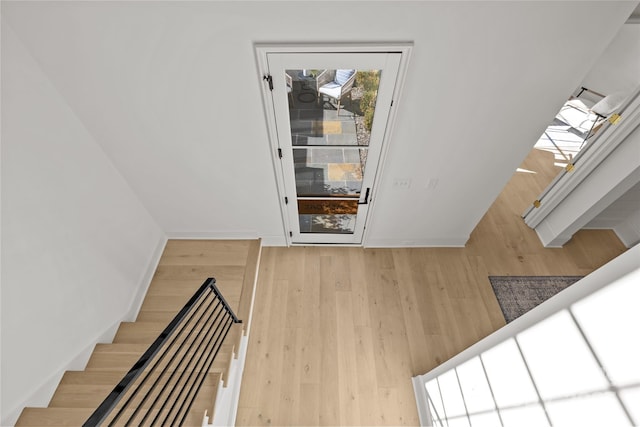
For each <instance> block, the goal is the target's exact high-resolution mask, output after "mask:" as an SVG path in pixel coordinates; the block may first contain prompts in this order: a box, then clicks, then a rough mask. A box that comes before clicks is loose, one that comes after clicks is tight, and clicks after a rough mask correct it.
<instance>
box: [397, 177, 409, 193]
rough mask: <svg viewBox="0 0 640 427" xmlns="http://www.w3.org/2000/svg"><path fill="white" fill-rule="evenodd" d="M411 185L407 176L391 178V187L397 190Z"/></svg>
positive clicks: (405, 188) (406, 188)
mask: <svg viewBox="0 0 640 427" xmlns="http://www.w3.org/2000/svg"><path fill="white" fill-rule="evenodd" d="M409 187H411V180H410V179H409V178H396V179H394V180H393V188H395V189H397V190H408V189H409Z"/></svg>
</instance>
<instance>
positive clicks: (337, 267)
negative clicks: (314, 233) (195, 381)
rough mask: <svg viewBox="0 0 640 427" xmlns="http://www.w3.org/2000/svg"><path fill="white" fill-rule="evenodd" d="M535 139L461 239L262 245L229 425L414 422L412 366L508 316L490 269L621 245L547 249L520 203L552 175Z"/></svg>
mask: <svg viewBox="0 0 640 427" xmlns="http://www.w3.org/2000/svg"><path fill="white" fill-rule="evenodd" d="M552 164H553V156H552V155H551V154H550V153H546V152H542V151H538V150H533V151H532V152H531V154H530V155H529V156H528V157H527V159H526V160H525V161H524V163H523V164H522V166H521V167H522V168H523V169H527V170H529V171H532V172H536V173H516V174H515V175H514V177H513V178H512V179H511V181H510V182H509V183H508V185H507V186H506V187H505V189H504V190H503V192H502V193H501V194H500V196H499V197H498V199H497V200H496V201H495V203H494V204H493V206H492V207H491V209H490V210H489V211H488V212H487V213H486V215H485V216H484V217H483V219H482V220H481V222H480V223H479V224H478V226H477V228H476V229H475V230H474V232H473V233H472V235H471V238H470V240H469V242H468V244H467V245H466V247H465V248H459V249H458V248H452V249H362V248H330V247H293V248H264V249H263V253H262V259H261V264H260V269H259V279H258V286H257V291H256V292H257V293H256V303H255V308H254V314H253V324H252V329H251V334H250V337H249V347H248V354H247V363H246V366H245V371H244V377H243V378H244V379H243V384H242V391H241V396H240V404H239V408H238V416H237V421H236V424H237V425H241V426H249V425H251V426H255V425H272V426H275V425H418V424H419V420H418V415H417V411H416V405H415V399H414V395H413V389H412V385H411V377H412V376H414V375H417V374H423V373H425V372H428V371H429V370H431V369H433V368H434V367H435V366H437V365H438V364H440V363H442V362H444V361H445V360H447V359H449V358H450V357H452V356H454V355H455V354H457V353H458V352H460V351H462V350H463V349H465V348H467V347H468V346H470V345H472V344H473V343H475V342H477V341H478V340H480V339H482V338H483V337H485V336H486V335H488V334H490V333H491V332H493V331H495V330H496V329H498V328H500V327H501V326H503V325H504V319H503V317H502V314H501V312H500V308H499V306H498V303H497V301H496V299H495V297H494V295H493V292H492V290H491V285H490V283H489V280H488V276H489V275H586V274H589V273H590V272H591V271H593V270H594V269H596V268H598V267H600V266H601V265H603V264H605V263H606V262H607V261H609V260H611V259H613V258H615V257H616V256H618V255H619V254H621V253H622V252H624V250H625V248H624V246H623V245H622V244H621V243H620V241H619V240H618V239H617V237H616V236H615V234H614V233H613V232H610V231H602V230H588V231H580V232H579V233H577V234H576V235H575V236H574V238H573V239H572V240H571V241H570V242H569V243H568V244H567V245H566V246H565V247H564V248H562V249H544V248H543V247H542V245H541V243H540V241H539V240H538V238H537V236H536V234H535V232H534V231H533V230H531V229H530V228H529V227H527V226H526V225H525V224H524V222H523V221H522V219H521V217H520V216H521V214H522V213H523V212H524V210H525V208H526V207H527V205H528V204H529V203H531V202H532V201H533V200H534V199H535V198H536V197H537V196H538V194H539V193H540V192H541V191H542V190H543V188H544V187H545V186H546V185H547V183H548V182H550V181H551V179H552V178H553V176H554V175H555V173H557V171H554V168H553V167H552V166H551V167H550V166H549V165H552Z"/></svg>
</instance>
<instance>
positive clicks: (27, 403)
mask: <svg viewBox="0 0 640 427" xmlns="http://www.w3.org/2000/svg"><path fill="white" fill-rule="evenodd" d="M120 323H121V322H120V321H117V322H115V323H114V324H113V325H111V326H109V327H108V328H107V329H105V330H104V331H103V332H102V333H101V334H100V335H99V336H98V337H97V338H96V339H95V340H93V342H91V343H90V344H89V345H87V346H86V347H85V348H84V349H83V350H81V351H79V352H78V353H77V354H76V356H74V357H73V358H72V359H71V360H70V361H69V362H67V363H65V364H64V365H62V366H61V367H60V368H59V369H57V370H56V372H54V373H53V374H51V375H50V376H49V377H48V378H47V379H46V380H45V381H43V382H42V384H41V385H40V386H39V387H38V388H37V389H36V390H35V391H34V392H33V393H31V394H30V395H29V396H27V398H25V399H23V400H22V403H21V404H20V405H19V406H18V407H17V408H14V409H13V410H11V411H10V412H9V413H8V414H7V413H4V409H5V408H3V414H2V415H3V417H2V420H1V421H0V425H2V426H13V425H15V423H16V421H18V417H20V414H21V413H22V410H23V409H24V408H26V407H46V406H48V405H49V401H50V400H51V397H52V396H53V393H55V391H56V389H57V388H58V385H59V383H60V380H61V379H62V376H63V375H64V373H65V372H66V371H81V370H83V369H84V368H85V367H86V366H87V362H89V358H90V357H91V354H92V353H93V349H94V347H95V346H96V344H99V343H106V342H112V341H113V337H114V336H115V334H116V332H117V331H118V327H119V326H120Z"/></svg>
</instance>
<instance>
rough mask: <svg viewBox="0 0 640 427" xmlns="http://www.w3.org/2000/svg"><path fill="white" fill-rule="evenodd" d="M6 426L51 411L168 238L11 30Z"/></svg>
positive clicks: (5, 103) (6, 106) (6, 95)
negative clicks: (61, 383)
mask: <svg viewBox="0 0 640 427" xmlns="http://www.w3.org/2000/svg"><path fill="white" fill-rule="evenodd" d="M1 172H2V224H1V225H2V257H1V262H2V276H1V280H2V313H1V327H2V367H1V381H2V402H1V404H2V407H1V409H2V420H1V421H0V424H1V425H3V426H8V425H13V421H14V420H15V417H16V416H17V415H18V414H19V411H20V409H21V408H22V406H23V405H24V404H28V405H33V406H35V405H46V404H47V403H48V399H49V398H50V392H51V390H52V388H53V387H55V385H56V383H57V381H58V379H59V377H60V375H61V373H62V371H63V370H64V369H82V368H83V367H84V365H83V363H84V362H86V359H84V358H85V357H86V354H87V353H88V351H89V350H91V346H92V345H93V344H94V343H95V342H96V340H97V339H100V338H101V337H102V338H105V339H110V337H109V335H110V333H112V332H113V330H114V328H115V326H117V324H118V322H119V321H120V320H123V319H125V318H129V317H130V316H131V313H130V309H132V308H133V309H135V308H137V307H132V301H133V300H134V298H135V297H136V296H137V295H138V293H139V292H140V291H141V290H143V289H142V288H144V287H145V286H146V285H147V284H148V281H149V280H150V276H149V271H151V272H152V271H153V268H154V267H155V265H154V262H156V261H157V259H156V258H155V257H157V254H158V250H159V249H162V247H163V245H164V243H165V241H166V240H165V236H164V233H163V232H162V230H161V229H160V228H159V227H158V225H157V223H156V222H155V221H154V219H153V218H152V217H151V216H150V214H149V213H148V212H147V210H146V209H145V208H144V206H143V205H142V204H141V203H140V201H139V200H138V198H137V197H136V195H135V194H134V193H133V192H132V190H131V189H130V187H129V186H128V184H127V183H126V182H125V181H124V179H123V178H122V176H121V175H120V174H119V172H118V171H117V170H116V169H115V167H114V166H113V165H112V163H111V162H110V160H109V159H108V158H107V156H105V154H104V152H103V151H102V149H101V148H100V146H99V145H98V144H97V143H96V141H95V140H94V139H93V138H92V136H91V135H90V134H89V133H88V132H87V130H86V129H85V127H84V125H83V124H82V122H81V121H80V120H79V119H78V117H77V116H76V115H75V113H74V112H73V111H72V110H71V109H70V108H69V106H68V105H67V102H66V101H65V99H64V98H63V97H62V96H61V95H60V94H59V93H58V92H57V90H56V88H55V87H54V86H53V85H52V84H51V82H50V81H49V79H48V78H47V76H46V75H45V74H44V73H43V71H42V70H41V69H40V67H39V65H38V64H37V62H36V61H35V60H34V58H32V57H31V56H30V55H29V53H28V52H27V50H26V49H25V47H24V46H23V45H22V44H21V42H20V41H19V40H18V38H17V37H16V35H15V33H14V31H13V30H12V29H11V28H10V26H9V25H7V24H6V22H3V25H2V170H1Z"/></svg>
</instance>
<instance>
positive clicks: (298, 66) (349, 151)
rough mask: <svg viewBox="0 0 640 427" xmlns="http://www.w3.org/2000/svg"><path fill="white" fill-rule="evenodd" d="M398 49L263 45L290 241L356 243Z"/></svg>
mask: <svg viewBox="0 0 640 427" xmlns="http://www.w3.org/2000/svg"><path fill="white" fill-rule="evenodd" d="M400 61H401V53H397V52H393V53H389V52H384V53H377V52H376V53H371V52H365V53H353V52H348V53H347V52H341V53H299V52H276V53H270V52H268V53H266V55H265V62H266V67H267V70H266V73H265V84H268V85H269V86H270V87H271V88H272V89H271V90H270V91H269V96H270V97H271V102H272V105H273V121H274V123H273V125H274V127H273V128H274V129H275V130H274V132H273V133H274V134H275V136H276V139H277V141H276V142H277V152H278V156H277V158H276V162H277V165H276V169H279V171H278V172H279V173H281V179H280V182H279V186H280V189H279V190H280V194H281V195H283V203H284V204H283V213H284V216H285V220H284V223H285V227H286V228H288V234H289V241H290V243H343V244H361V243H362V238H363V233H364V229H365V226H366V223H367V214H368V212H369V206H370V205H369V203H370V202H371V199H372V197H373V195H374V188H373V186H374V181H375V177H376V172H377V169H378V165H379V161H380V155H381V149H382V147H383V143H384V139H385V135H386V133H387V132H386V130H387V127H388V125H389V113H390V110H391V107H392V102H393V95H394V89H395V85H396V80H397V76H398V70H399V65H400Z"/></svg>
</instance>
